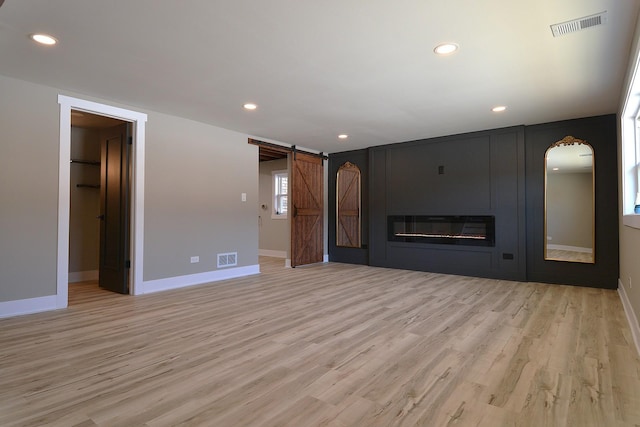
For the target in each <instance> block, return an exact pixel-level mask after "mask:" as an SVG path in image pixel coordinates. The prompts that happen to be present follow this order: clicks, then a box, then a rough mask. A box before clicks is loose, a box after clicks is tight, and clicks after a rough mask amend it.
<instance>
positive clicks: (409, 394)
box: [0, 259, 640, 427]
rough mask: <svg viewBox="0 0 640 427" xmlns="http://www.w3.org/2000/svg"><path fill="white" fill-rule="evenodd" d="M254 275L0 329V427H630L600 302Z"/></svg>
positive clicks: (635, 361)
mask: <svg viewBox="0 0 640 427" xmlns="http://www.w3.org/2000/svg"><path fill="white" fill-rule="evenodd" d="M262 262H264V263H265V265H264V267H263V273H262V274H260V275H256V276H251V277H246V278H241V279H234V280H228V281H224V282H217V283H213V284H208V285H201V286H194V287H190V288H184V289H180V290H175V291H167V292H163V293H158V294H151V295H144V296H138V297H131V296H123V295H118V294H112V293H107V292H105V291H101V290H99V289H97V286H96V285H95V284H79V285H71V286H70V291H71V293H70V295H71V300H70V307H69V308H68V309H66V310H60V311H56V312H49V313H40V314H34V315H28V316H21V317H15V318H10V319H4V320H0V425H1V426H5V427H9V426H43V425H46V426H65V427H67V426H76V427H88V426H127V427H130V426H148V427H160V426H216V427H226V426H234V427H236V426H295V427H304V426H314V427H315V426H326V427H345V426H366V427H376V426H384V427H388V426H451V425H455V426H487V427H496V426H607V427H609V426H634V425H640V358H639V357H638V355H637V354H636V351H635V348H634V347H633V344H632V342H633V341H632V338H631V333H630V330H629V328H628V325H627V323H626V319H625V317H624V312H623V308H622V305H621V303H620V300H619V297H618V295H617V293H616V292H614V291H609V290H600V289H589V288H579V287H570V286H556V285H544V284H537V283H517V282H507V281H499V280H490V279H479V278H470V277H460V276H447V275H441V274H433V273H423V272H412V271H403V270H391V269H381V268H373V267H366V266H352V265H345V264H335V263H329V264H319V265H313V266H307V267H298V268H295V269H284V268H283V267H282V265H283V260H277V259H270V260H268V259H261V263H262Z"/></svg>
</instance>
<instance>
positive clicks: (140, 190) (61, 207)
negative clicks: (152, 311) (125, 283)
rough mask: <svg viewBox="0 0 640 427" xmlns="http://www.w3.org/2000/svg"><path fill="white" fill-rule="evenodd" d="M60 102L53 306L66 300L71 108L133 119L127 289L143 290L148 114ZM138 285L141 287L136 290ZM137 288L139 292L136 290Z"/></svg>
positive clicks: (74, 101)
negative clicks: (55, 265) (54, 299)
mask: <svg viewBox="0 0 640 427" xmlns="http://www.w3.org/2000/svg"><path fill="white" fill-rule="evenodd" d="M58 104H60V156H59V167H58V249H57V255H58V256H57V277H56V308H65V307H67V305H68V302H69V209H70V208H69V203H70V188H69V187H70V173H71V168H70V164H71V163H70V158H71V110H77V111H83V112H87V113H91V114H97V115H100V116H107V117H112V118H115V119H119V120H123V121H126V122H130V123H132V126H133V132H132V136H133V147H132V150H131V165H132V167H131V169H132V176H131V234H130V242H129V244H130V245H131V269H130V271H129V275H130V285H131V286H130V287H129V293H130V294H132V295H136V294H138V293H141V292H142V282H143V274H142V273H143V262H144V247H143V243H144V171H145V127H146V122H147V115H146V114H145V113H140V112H138V111H132V110H126V109H123V108H119V107H113V106H111V105H106V104H100V103H97V102H92V101H87V100H84V99H79V98H73V97H69V96H65V95H58ZM138 287H139V288H140V289H139V291H138ZM137 291H138V292H137Z"/></svg>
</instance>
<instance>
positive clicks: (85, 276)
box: [69, 270, 100, 283]
mask: <svg viewBox="0 0 640 427" xmlns="http://www.w3.org/2000/svg"><path fill="white" fill-rule="evenodd" d="M99 275H100V271H99V270H89V271H72V272H70V273H69V283H78V282H85V281H87V280H98V278H99Z"/></svg>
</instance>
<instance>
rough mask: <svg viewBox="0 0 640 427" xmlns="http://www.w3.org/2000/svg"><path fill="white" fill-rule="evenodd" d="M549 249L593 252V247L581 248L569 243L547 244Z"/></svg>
mask: <svg viewBox="0 0 640 427" xmlns="http://www.w3.org/2000/svg"><path fill="white" fill-rule="evenodd" d="M547 248H548V249H557V250H559V251H570V252H581V253H585V254H592V253H593V249H591V248H581V247H580V246H567V245H552V244H548V245H547Z"/></svg>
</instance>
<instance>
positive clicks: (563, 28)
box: [551, 10, 607, 37]
mask: <svg viewBox="0 0 640 427" xmlns="http://www.w3.org/2000/svg"><path fill="white" fill-rule="evenodd" d="M606 22H607V11H606V10H605V11H604V12H600V13H596V14H595V15H589V16H585V17H584V18H578V19H574V20H572V21H567V22H562V23H560V24H553V25H552V26H551V32H552V33H553V37H559V36H564V35H565V34H569V33H575V32H576V31H581V30H586V29H587V28H591V27H596V26H598V25H602V24H604V23H606Z"/></svg>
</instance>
